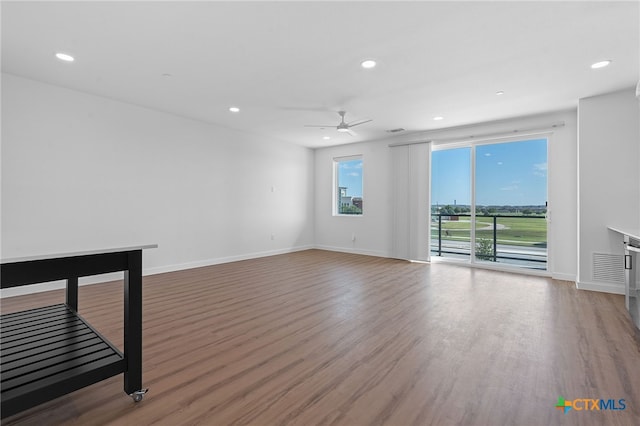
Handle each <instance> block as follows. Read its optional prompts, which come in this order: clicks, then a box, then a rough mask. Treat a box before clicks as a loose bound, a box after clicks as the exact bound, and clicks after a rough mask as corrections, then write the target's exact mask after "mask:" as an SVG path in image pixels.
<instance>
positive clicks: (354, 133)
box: [346, 129, 358, 136]
mask: <svg viewBox="0 0 640 426" xmlns="http://www.w3.org/2000/svg"><path fill="white" fill-rule="evenodd" d="M346 133H349V134H350V135H351V136H358V134H357V133H356V132H354V131H353V130H351V129H347V131H346Z"/></svg>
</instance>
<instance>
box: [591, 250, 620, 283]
mask: <svg viewBox="0 0 640 426" xmlns="http://www.w3.org/2000/svg"><path fill="white" fill-rule="evenodd" d="M593 280H594V281H600V282H606V283H619V284H624V257H623V256H622V255H620V254H609V253H593Z"/></svg>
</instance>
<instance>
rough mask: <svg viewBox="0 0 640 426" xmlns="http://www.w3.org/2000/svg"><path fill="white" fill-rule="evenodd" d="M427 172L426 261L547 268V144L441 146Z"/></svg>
mask: <svg viewBox="0 0 640 426" xmlns="http://www.w3.org/2000/svg"><path fill="white" fill-rule="evenodd" d="M431 167H432V181H431V202H432V205H431V253H432V255H435V256H442V257H448V258H458V259H465V260H467V261H471V262H473V263H476V262H478V263H485V264H490V262H494V263H501V264H507V265H510V266H520V267H525V268H531V269H546V267H547V241H548V238H547V221H546V212H547V206H546V199H547V139H546V138H540V139H529V140H517V141H505V142H485V143H472V144H468V145H467V146H462V147H460V146H457V147H448V146H447V145H442V146H439V147H437V148H435V149H434V151H433V152H432V154H431Z"/></svg>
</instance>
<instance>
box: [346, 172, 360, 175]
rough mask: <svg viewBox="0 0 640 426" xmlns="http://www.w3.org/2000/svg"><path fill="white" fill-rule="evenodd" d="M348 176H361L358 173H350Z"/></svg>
mask: <svg viewBox="0 0 640 426" xmlns="http://www.w3.org/2000/svg"><path fill="white" fill-rule="evenodd" d="M348 175H349V176H360V173H358V172H351V173H348Z"/></svg>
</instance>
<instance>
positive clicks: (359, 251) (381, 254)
mask: <svg viewBox="0 0 640 426" xmlns="http://www.w3.org/2000/svg"><path fill="white" fill-rule="evenodd" d="M314 248H317V249H318V250H327V251H337V252H340V253H351V254H362V255H365V256H375V257H391V256H390V255H389V253H385V252H383V251H379V250H363V249H357V248H352V247H335V246H323V245H315V246H314Z"/></svg>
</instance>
